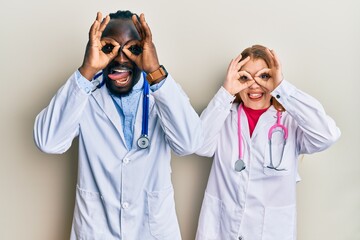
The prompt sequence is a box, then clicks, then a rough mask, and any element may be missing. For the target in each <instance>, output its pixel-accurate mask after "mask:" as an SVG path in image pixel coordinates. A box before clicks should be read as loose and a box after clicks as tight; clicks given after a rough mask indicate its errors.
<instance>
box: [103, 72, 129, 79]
mask: <svg viewBox="0 0 360 240" xmlns="http://www.w3.org/2000/svg"><path fill="white" fill-rule="evenodd" d="M129 75H130V72H115V73H112V74H109V75H108V77H109V78H110V79H111V80H114V81H126V80H127V78H128V77H129Z"/></svg>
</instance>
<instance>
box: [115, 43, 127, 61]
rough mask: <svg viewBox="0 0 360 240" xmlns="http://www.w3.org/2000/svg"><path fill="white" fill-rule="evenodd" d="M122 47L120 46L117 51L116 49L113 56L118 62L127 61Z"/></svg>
mask: <svg viewBox="0 0 360 240" xmlns="http://www.w3.org/2000/svg"><path fill="white" fill-rule="evenodd" d="M123 49H124V47H123V46H122V47H120V49H119V51H118V55H117V56H116V57H115V59H116V60H117V61H119V62H127V61H129V59H128V57H127V56H126V54H125V53H124V52H123Z"/></svg>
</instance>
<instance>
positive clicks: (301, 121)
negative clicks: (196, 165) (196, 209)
mask: <svg viewBox="0 0 360 240" xmlns="http://www.w3.org/2000/svg"><path fill="white" fill-rule="evenodd" d="M271 94H272V95H273V96H274V97H276V98H277V100H278V101H279V102H280V103H281V104H282V105H283V106H284V107H285V108H286V112H284V113H283V116H282V121H281V122H282V124H283V125H285V126H286V127H287V128H288V131H289V133H288V134H289V135H288V140H287V143H286V146H285V152H284V156H283V160H282V163H281V165H280V166H279V168H283V169H285V170H283V171H276V170H273V169H270V168H268V167H267V166H269V164H270V157H269V156H270V149H269V141H268V131H269V129H270V128H271V126H273V125H274V124H275V123H276V110H275V108H274V107H273V106H271V107H270V108H269V109H268V110H267V111H266V112H265V113H264V114H262V115H261V117H260V119H259V121H258V123H257V125H256V127H255V129H254V132H253V135H252V137H251V138H250V134H249V127H248V121H247V117H246V114H245V113H244V112H242V114H241V126H242V138H243V149H244V150H243V151H244V161H245V164H246V169H245V170H243V171H242V172H236V171H235V170H234V166H235V161H236V160H238V156H239V147H238V135H237V131H238V120H237V119H238V116H237V114H238V113H237V108H238V105H239V104H235V103H232V101H233V100H234V97H233V96H231V95H230V94H229V93H228V92H227V91H226V90H225V89H224V88H221V89H220V90H219V91H218V92H217V94H216V95H215V97H214V98H213V99H212V100H211V102H210V103H209V105H208V107H207V108H206V109H205V110H204V112H203V113H202V115H201V120H202V123H203V128H204V130H205V143H204V145H203V147H202V148H201V149H200V150H198V151H197V154H199V155H202V156H208V157H213V158H214V161H213V165H212V169H211V172H210V176H209V180H208V185H207V188H206V191H205V196H204V200H203V205H202V208H201V214H200V219H199V225H198V230H197V237H196V239H197V240H215V239H216V240H225V239H226V240H230V239H231V240H235V239H236V240H238V239H242V240H294V239H296V182H297V181H298V180H299V177H298V171H297V169H298V157H299V155H300V154H309V153H314V152H319V151H322V150H324V149H326V148H328V147H329V146H330V145H332V144H333V143H334V142H335V141H336V140H337V139H338V138H339V136H340V131H339V129H338V128H337V127H336V125H335V122H334V121H333V120H332V119H331V118H330V117H329V116H327V115H326V113H325V111H324V109H323V107H322V105H321V104H320V103H319V102H318V101H317V100H315V99H314V98H312V97H311V96H309V95H307V94H305V93H304V92H302V91H300V90H298V89H296V88H295V87H294V86H293V85H291V84H290V83H289V82H287V81H285V80H284V81H283V82H282V83H281V84H280V85H279V86H278V87H277V88H276V89H275V90H274V91H273V92H272V93H271ZM282 144H283V138H282V134H281V133H275V134H274V137H273V139H272V146H273V149H272V151H273V162H274V165H277V164H278V163H279V160H280V152H281V148H282V146H283V145H282Z"/></svg>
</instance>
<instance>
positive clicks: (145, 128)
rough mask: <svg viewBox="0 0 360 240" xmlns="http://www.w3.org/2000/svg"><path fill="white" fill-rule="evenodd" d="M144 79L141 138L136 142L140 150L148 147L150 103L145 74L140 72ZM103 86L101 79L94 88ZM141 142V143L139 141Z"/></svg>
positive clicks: (103, 81) (148, 87)
mask: <svg viewBox="0 0 360 240" xmlns="http://www.w3.org/2000/svg"><path fill="white" fill-rule="evenodd" d="M102 74H103V72H102V71H101V72H99V73H97V74H96V75H95V77H94V78H93V80H96V79H97V78H99V77H100V76H101V75H102ZM142 75H143V78H144V85H143V109H142V126H141V136H140V137H139V140H138V146H139V147H140V148H142V149H144V148H147V147H148V146H149V143H150V142H149V136H148V135H149V105H150V104H149V102H150V94H149V91H150V90H149V89H150V86H149V83H148V81H147V80H146V73H145V72H142ZM104 85H105V80H104V79H103V80H102V81H101V82H100V83H99V84H98V85H97V86H96V88H101V87H102V86H104ZM140 140H141V141H140Z"/></svg>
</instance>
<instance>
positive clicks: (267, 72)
mask: <svg viewBox="0 0 360 240" xmlns="http://www.w3.org/2000/svg"><path fill="white" fill-rule="evenodd" d="M266 51H267V54H268V55H269V56H270V58H271V59H272V62H273V64H272V65H273V66H272V67H271V68H264V69H262V70H260V71H259V72H257V73H256V74H255V77H254V79H255V81H256V83H257V84H259V85H260V86H262V87H264V88H265V89H266V90H268V91H269V92H272V91H273V90H274V89H275V88H276V87H277V86H278V85H279V84H280V83H281V81H282V80H283V75H282V71H281V64H280V61H279V58H278V56H277V55H276V53H275V51H274V50H269V49H266Z"/></svg>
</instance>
